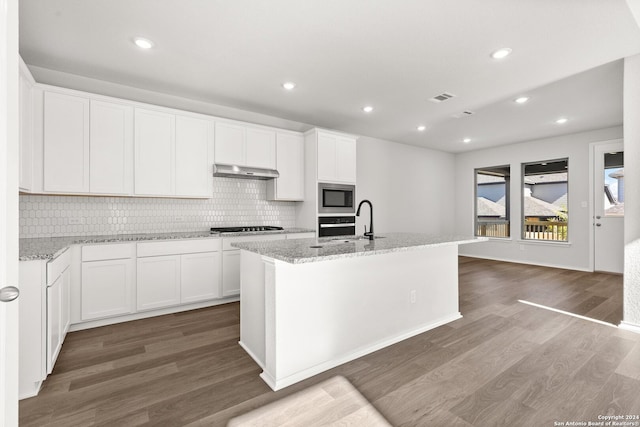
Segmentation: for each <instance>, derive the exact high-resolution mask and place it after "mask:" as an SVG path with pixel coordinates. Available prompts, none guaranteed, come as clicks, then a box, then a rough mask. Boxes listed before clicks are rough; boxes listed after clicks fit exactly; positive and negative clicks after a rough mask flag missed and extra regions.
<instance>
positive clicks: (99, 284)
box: [81, 259, 135, 320]
mask: <svg viewBox="0 0 640 427" xmlns="http://www.w3.org/2000/svg"><path fill="white" fill-rule="evenodd" d="M81 289H82V302H81V304H82V309H81V312H82V320H92V319H99V318H102V317H109V316H117V315H122V314H129V313H133V312H135V307H134V304H133V300H134V295H135V260H133V259H116V260H107V261H91V262H83V263H82V286H81Z"/></svg>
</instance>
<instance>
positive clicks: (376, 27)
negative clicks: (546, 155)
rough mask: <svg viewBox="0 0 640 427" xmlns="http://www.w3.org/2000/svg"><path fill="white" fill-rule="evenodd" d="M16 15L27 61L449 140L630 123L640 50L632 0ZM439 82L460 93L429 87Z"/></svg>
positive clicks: (105, 6) (166, 7) (144, 3)
mask: <svg viewBox="0 0 640 427" xmlns="http://www.w3.org/2000/svg"><path fill="white" fill-rule="evenodd" d="M20 14H21V15H20V52H21V55H22V57H23V58H24V60H25V62H26V63H27V64H30V65H35V66H38V67H43V68H48V69H52V70H57V71H63V72H67V73H73V74H78V75H82V76H87V77H91V78H96V79H101V80H105V81H110V82H114V83H120V84H125V85H129V86H134V87H139V88H142V89H148V90H154V91H158V92H163V93H168V94H173V95H179V96H183V97H187V98H192V99H196V100H201V101H207V102H210V103H214V104H221V105H227V106H231V107H236V108H242V109H245V110H249V111H253V112H257V113H262V114H268V115H272V116H276V117H281V118H285V119H289V120H294V121H298V122H302V123H307V124H311V125H316V126H321V127H326V128H332V129H337V130H342V131H346V132H351V133H354V134H359V135H366V136H372V137H377V138H381V139H387V140H390V141H396V142H403V143H407V144H413V145H420V146H425V147H431V148H435V149H440V150H445V151H450V152H460V151H465V150H473V149H478V148H482V147H488V146H492V145H500V144H506V143H512V142H519V141H523V140H530V139H536V138H541V137H546V136H551V135H558V134H564V133H573V132H578V131H583V130H590V129H595V128H602V127H608V126H615V125H619V124H621V123H622V61H619V59H620V58H624V57H626V56H631V55H634V54H636V53H639V52H640V29H639V28H638V25H637V23H636V21H635V20H634V19H633V16H632V14H631V12H630V11H629V9H628V6H627V4H626V2H625V0H563V1H557V0H518V1H513V0H511V1H509V0H484V1H478V0H448V1H446V2H445V1H442V0H402V1H397V0H269V1H264V0H226V1H225V0H217V1H215V0H135V1H131V0H91V1H80V0H21V1H20ZM135 36H143V37H146V38H149V39H151V40H153V41H154V42H155V47H154V48H153V49H151V50H149V51H141V50H140V49H138V48H137V47H136V46H134V45H133V43H132V38H133V37H135ZM501 47H509V48H511V49H513V53H512V54H511V55H510V56H509V57H507V58H505V59H503V60H498V61H497V60H493V59H492V58H490V53H491V52H492V51H494V50H496V49H498V48H501ZM614 61H615V62H614ZM284 81H294V82H296V83H297V85H298V86H297V88H296V89H295V90H294V91H292V92H286V91H285V90H283V89H282V87H281V86H280V85H281V83H283V82H284ZM442 92H450V93H452V94H455V95H456V97H455V98H453V99H451V100H449V101H446V102H443V103H440V104H435V103H432V102H430V101H428V99H429V98H431V97H432V96H434V95H437V94H440V93H442ZM523 94H524V95H528V96H530V97H531V100H530V102H528V103H527V104H524V105H516V104H515V103H513V102H512V100H513V99H514V98H515V97H517V96H520V95H523ZM365 104H371V105H373V106H374V107H375V110H374V111H373V112H372V113H370V114H365V113H363V112H362V110H361V108H362V106H364V105H365ZM463 110H472V111H474V112H475V113H476V114H475V115H473V116H469V117H464V118H460V119H455V118H452V117H451V116H452V115H453V114H456V113H460V112H461V111H463ZM559 116H565V117H567V118H568V119H569V121H568V122H567V123H566V124H564V125H562V126H560V125H557V124H555V123H554V121H555V119H556V118H558V117H559ZM419 124H424V125H426V126H427V127H428V129H427V130H426V131H424V132H418V131H417V130H416V127H417V126H418V125H419ZM465 137H469V138H471V139H472V142H471V143H469V144H464V143H462V139H463V138H465Z"/></svg>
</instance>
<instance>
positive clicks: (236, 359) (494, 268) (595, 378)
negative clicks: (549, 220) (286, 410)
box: [20, 257, 640, 427]
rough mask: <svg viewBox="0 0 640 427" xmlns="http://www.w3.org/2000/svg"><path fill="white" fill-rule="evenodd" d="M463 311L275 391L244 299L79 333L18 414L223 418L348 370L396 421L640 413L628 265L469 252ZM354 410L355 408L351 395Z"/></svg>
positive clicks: (188, 421) (546, 421)
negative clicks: (565, 265)
mask: <svg viewBox="0 0 640 427" xmlns="http://www.w3.org/2000/svg"><path fill="white" fill-rule="evenodd" d="M459 277H460V307H461V312H462V314H463V316H464V317H463V318H462V319H460V320H457V321H455V322H452V323H450V324H447V325H444V326H442V327H439V328H436V329H434V330H432V331H429V332H426V333H424V334H421V335H418V336H416V337H413V338H410V339H408V340H405V341H403V342H401V343H398V344H395V345H393V346H390V347H388V348H385V349H383V350H380V351H377V352H375V353H372V354H370V355H367V356H365V357H362V358H359V359H356V360H354V361H352V362H350V363H346V364H344V365H342V366H339V367H337V368H335V369H332V370H330V371H328V372H325V373H323V374H320V375H317V376H315V377H313V378H310V379H308V380H306V381H303V382H301V383H298V384H295V385H293V386H291V387H288V388H286V389H284V390H281V391H278V392H273V391H271V390H270V389H269V388H268V387H267V386H266V385H265V384H264V383H263V381H262V380H261V379H260V378H259V377H258V374H259V373H260V369H259V368H258V366H257V365H256V364H255V363H254V362H253V360H252V359H251V358H250V357H249V356H248V355H247V354H246V353H245V352H244V351H243V350H242V349H241V348H240V346H239V345H238V339H239V306H238V304H237V303H234V304H227V305H222V306H217V307H212V308H207V309H201V310H195V311H191V312H186V313H178V314H172V315H167V316H161V317H155V318H151V319H144V320H139V321H135V322H128V323H123V324H119V325H111V326H106V327H102V328H96V329H91V330H86V331H79V332H73V333H70V334H69V335H68V336H67V339H66V341H65V343H64V345H63V348H62V352H61V354H60V357H59V359H58V363H57V364H56V367H55V370H54V372H53V374H52V375H50V376H49V378H48V379H47V380H46V382H45V384H44V386H43V389H42V390H41V392H40V394H39V396H37V397H35V398H31V399H25V400H23V401H21V403H20V425H21V426H65V427H67V426H139V425H145V426H185V425H188V426H224V425H226V424H227V422H228V421H229V420H230V419H232V418H234V417H237V416H239V415H242V414H245V413H247V412H249V411H252V410H254V409H256V408H260V407H262V406H264V405H267V404H269V403H272V402H275V401H277V400H279V399H282V398H283V397H285V396H289V395H291V394H293V393H296V392H300V391H303V390H306V389H308V388H309V387H311V386H314V385H317V384H320V383H322V382H323V381H326V380H329V379H331V378H333V377H334V376H338V375H340V376H343V377H344V378H346V380H348V381H349V382H350V383H351V384H352V385H353V386H354V387H355V389H356V390H358V392H359V393H360V394H362V396H364V398H366V399H367V400H368V401H369V402H370V403H371V404H372V405H373V407H374V408H375V409H376V410H377V411H378V412H379V413H380V414H382V416H384V417H385V418H386V420H387V421H388V422H389V423H390V424H392V425H394V426H436V427H439V426H467V427H468V426H482V427H487V426H499V425H505V426H506V425H509V426H553V425H554V422H555V421H558V422H566V421H585V422H586V421H598V419H597V417H598V415H628V414H631V415H633V414H640V335H638V334H633V333H631V332H628V331H623V330H619V329H617V328H614V327H612V326H606V325H602V324H598V323H594V322H590V321H586V320H582V319H577V318H574V317H571V316H567V315H564V314H560V313H555V312H552V311H548V310H544V309H540V308H537V307H533V306H530V305H526V304H522V303H519V302H518V300H519V299H522V300H527V301H530V302H534V303H538V304H542V305H546V306H551V307H554V308H558V309H562V310H567V311H572V310H573V311H576V312H578V314H581V315H585V316H590V317H593V318H597V319H599V320H602V321H606V322H612V323H615V324H617V323H619V321H620V320H621V316H622V278H621V277H620V276H615V275H608V274H598V273H583V272H576V271H569V270H561V269H553V268H545V267H535V266H529V265H520V264H512V263H503V262H497V261H487V260H479V259H472V258H462V257H461V258H460V275H459ZM354 411H355V409H354Z"/></svg>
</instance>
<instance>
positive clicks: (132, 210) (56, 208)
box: [20, 178, 296, 238]
mask: <svg viewBox="0 0 640 427" xmlns="http://www.w3.org/2000/svg"><path fill="white" fill-rule="evenodd" d="M266 198H267V191H266V181H259V180H244V179H234V178H213V197H212V198H211V199H204V200H203V199H197V200H196V199H170V198H138V197H88V196H49V195H37V196H36V195H21V196H20V237H21V238H25V237H26V238H29V237H60V236H90V235H112V234H134V233H164V232H172V231H203V230H208V229H209V228H210V227H216V226H218V227H224V226H233V225H241V224H242V225H279V226H282V227H295V220H296V215H295V202H271V201H267V200H266Z"/></svg>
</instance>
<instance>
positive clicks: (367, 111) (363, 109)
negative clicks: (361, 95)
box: [362, 105, 373, 113]
mask: <svg viewBox="0 0 640 427" xmlns="http://www.w3.org/2000/svg"><path fill="white" fill-rule="evenodd" d="M362 111H364V112H365V113H370V112H372V111H373V107H372V106H371V105H365V106H364V107H362Z"/></svg>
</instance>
